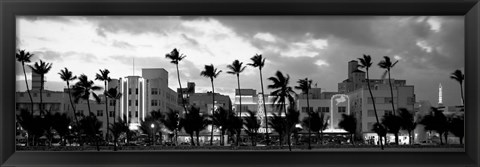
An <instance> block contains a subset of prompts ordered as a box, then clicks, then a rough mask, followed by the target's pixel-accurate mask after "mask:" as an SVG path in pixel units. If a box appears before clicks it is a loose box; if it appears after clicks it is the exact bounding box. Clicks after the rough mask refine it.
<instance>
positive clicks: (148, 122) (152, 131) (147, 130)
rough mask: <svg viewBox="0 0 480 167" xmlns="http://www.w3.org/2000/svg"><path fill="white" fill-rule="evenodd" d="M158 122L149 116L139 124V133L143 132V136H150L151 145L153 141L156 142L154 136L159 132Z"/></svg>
mask: <svg viewBox="0 0 480 167" xmlns="http://www.w3.org/2000/svg"><path fill="white" fill-rule="evenodd" d="M160 124H161V122H160V120H158V119H156V118H154V117H153V116H151V115H149V116H147V117H145V120H142V121H141V122H140V131H142V132H143V134H148V136H151V137H152V139H151V141H152V145H154V143H155V141H156V140H158V139H155V135H156V134H157V132H160V129H161V127H160ZM152 125H153V128H152ZM161 133H162V132H160V136H161ZM160 141H161V140H160Z"/></svg>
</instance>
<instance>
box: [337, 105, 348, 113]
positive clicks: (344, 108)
mask: <svg viewBox="0 0 480 167" xmlns="http://www.w3.org/2000/svg"><path fill="white" fill-rule="evenodd" d="M346 111H347V107H343V106H341V107H338V112H339V113H345V112H346Z"/></svg>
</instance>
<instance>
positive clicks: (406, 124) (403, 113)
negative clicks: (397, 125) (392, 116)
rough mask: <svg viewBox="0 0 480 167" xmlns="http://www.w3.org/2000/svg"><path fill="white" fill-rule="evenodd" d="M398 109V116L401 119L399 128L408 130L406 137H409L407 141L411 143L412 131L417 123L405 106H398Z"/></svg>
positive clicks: (412, 139)
mask: <svg viewBox="0 0 480 167" xmlns="http://www.w3.org/2000/svg"><path fill="white" fill-rule="evenodd" d="M398 110H399V111H400V112H399V115H398V116H400V118H401V119H402V123H401V128H402V129H403V130H406V131H407V132H408V138H409V139H410V141H409V143H410V144H413V141H414V135H412V132H413V131H414V130H415V128H416V127H417V123H416V122H415V120H414V115H413V113H411V112H410V111H408V110H407V109H406V108H400V109H398Z"/></svg>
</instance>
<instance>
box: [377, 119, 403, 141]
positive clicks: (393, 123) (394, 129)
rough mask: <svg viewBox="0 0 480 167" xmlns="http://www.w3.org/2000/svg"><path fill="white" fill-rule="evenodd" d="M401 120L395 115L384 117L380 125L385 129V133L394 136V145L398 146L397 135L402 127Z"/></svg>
mask: <svg viewBox="0 0 480 167" xmlns="http://www.w3.org/2000/svg"><path fill="white" fill-rule="evenodd" d="M402 121H403V120H402V118H401V117H400V116H397V115H390V114H388V115H384V116H383V118H382V124H383V125H384V126H385V127H386V128H387V132H389V133H393V134H394V135H395V144H396V145H398V133H399V132H400V129H401V127H402Z"/></svg>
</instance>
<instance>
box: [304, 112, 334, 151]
mask: <svg viewBox="0 0 480 167" xmlns="http://www.w3.org/2000/svg"><path fill="white" fill-rule="evenodd" d="M302 124H303V126H304V127H307V128H308V130H309V132H310V131H313V132H315V133H316V135H317V143H318V141H320V143H322V144H323V141H322V139H323V131H324V130H325V129H327V127H328V121H327V119H325V114H324V113H322V112H318V111H317V112H311V113H310V115H309V116H308V117H305V118H304V119H303V120H302Z"/></svg>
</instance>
